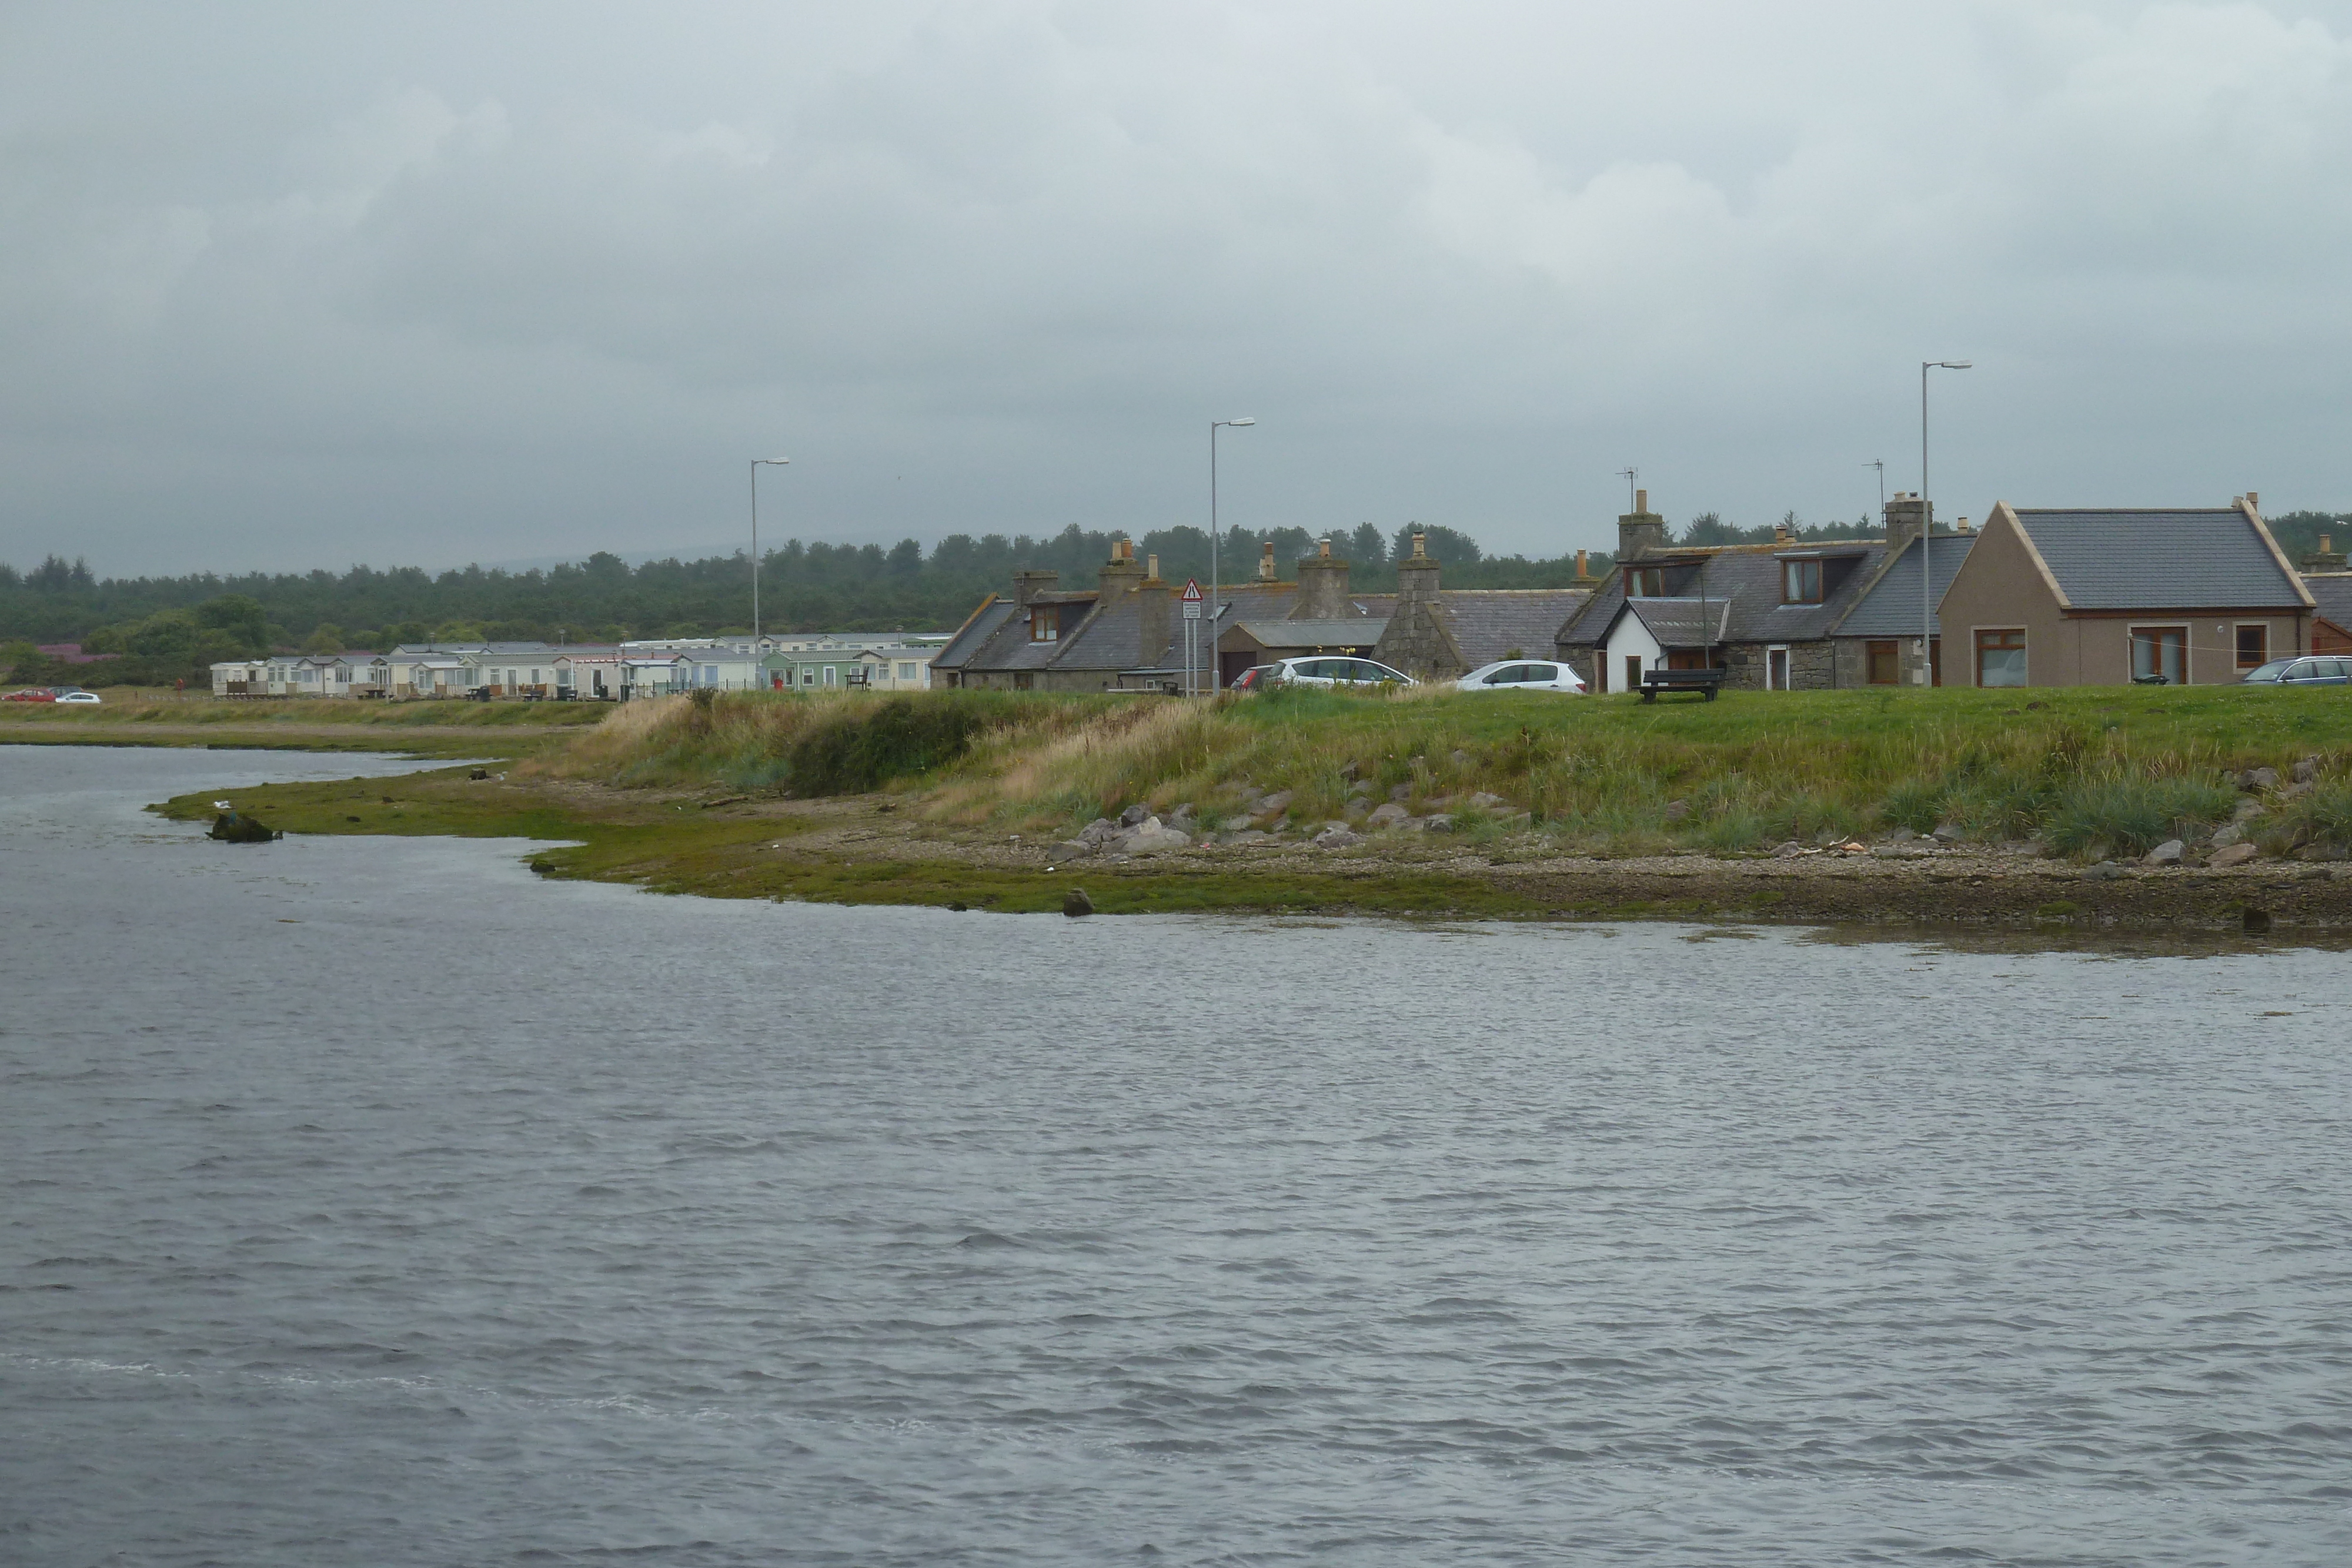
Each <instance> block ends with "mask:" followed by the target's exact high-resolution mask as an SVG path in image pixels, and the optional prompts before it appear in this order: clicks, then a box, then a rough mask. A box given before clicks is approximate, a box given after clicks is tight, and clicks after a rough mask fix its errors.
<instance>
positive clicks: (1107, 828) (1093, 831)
mask: <svg viewBox="0 0 2352 1568" xmlns="http://www.w3.org/2000/svg"><path fill="white" fill-rule="evenodd" d="M1117 834H1118V824H1116V823H1114V822H1113V821H1110V820H1109V819H1108V818H1107V817H1097V818H1096V819H1095V820H1094V821H1091V822H1088V823H1087V825H1086V826H1085V827H1083V828H1080V829H1079V830H1078V840H1079V841H1080V842H1081V843H1087V844H1092V845H1093V846H1094V847H1095V848H1097V849H1100V848H1102V847H1103V845H1104V844H1105V843H1107V842H1108V841H1110V840H1111V839H1112V838H1113V837H1115V836H1117Z"/></svg>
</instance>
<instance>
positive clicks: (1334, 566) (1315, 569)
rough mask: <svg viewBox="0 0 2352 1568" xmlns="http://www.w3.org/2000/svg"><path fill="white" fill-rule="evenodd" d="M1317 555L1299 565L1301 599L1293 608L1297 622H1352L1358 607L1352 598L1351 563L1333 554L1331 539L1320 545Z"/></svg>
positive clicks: (1319, 542) (1299, 592) (1293, 602)
mask: <svg viewBox="0 0 2352 1568" xmlns="http://www.w3.org/2000/svg"><path fill="white" fill-rule="evenodd" d="M1355 614H1356V607H1355V605H1354V604H1353V603H1352V602H1350V601H1349V597H1348V563H1347V562H1346V561H1344V560H1342V559H1339V557H1337V556H1335V555H1333V554H1332V553H1331V541H1330V539H1329V538H1323V539H1320V540H1318V549H1317V550H1316V552H1315V553H1314V554H1313V555H1310V556H1308V557H1307V559H1305V560H1302V561H1300V562H1299V563H1298V597H1297V600H1295V601H1292V603H1291V606H1290V616H1289V619H1291V620H1293V621H1348V620H1352V619H1354V618H1355Z"/></svg>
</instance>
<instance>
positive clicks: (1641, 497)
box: [1633, 490, 1650, 512]
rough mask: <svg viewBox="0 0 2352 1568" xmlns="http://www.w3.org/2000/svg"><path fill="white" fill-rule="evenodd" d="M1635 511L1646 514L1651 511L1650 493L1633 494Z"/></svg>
mask: <svg viewBox="0 0 2352 1568" xmlns="http://www.w3.org/2000/svg"><path fill="white" fill-rule="evenodd" d="M1633 509H1634V510H1635V511H1637V512H1646V511H1648V510H1649V509H1650V493H1649V492H1648V491H1647V490H1636V491H1634V492H1633Z"/></svg>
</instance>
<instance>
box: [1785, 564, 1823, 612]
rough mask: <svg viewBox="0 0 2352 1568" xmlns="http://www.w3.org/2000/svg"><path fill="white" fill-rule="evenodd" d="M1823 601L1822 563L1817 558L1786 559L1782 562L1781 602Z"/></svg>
mask: <svg viewBox="0 0 2352 1568" xmlns="http://www.w3.org/2000/svg"><path fill="white" fill-rule="evenodd" d="M1821 601H1822V563H1821V562H1820V561H1817V560H1784V561H1782V562H1781V563H1780V602H1781V603H1783V604H1819V603H1820V602H1821Z"/></svg>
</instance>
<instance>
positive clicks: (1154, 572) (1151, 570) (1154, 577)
mask: <svg viewBox="0 0 2352 1568" xmlns="http://www.w3.org/2000/svg"><path fill="white" fill-rule="evenodd" d="M1143 575H1144V576H1145V578H1147V579H1148V580H1150V581H1153V582H1157V581H1159V580H1160V558H1159V557H1158V556H1156V555H1148V556H1145V557H1144V558H1143Z"/></svg>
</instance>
